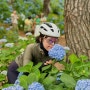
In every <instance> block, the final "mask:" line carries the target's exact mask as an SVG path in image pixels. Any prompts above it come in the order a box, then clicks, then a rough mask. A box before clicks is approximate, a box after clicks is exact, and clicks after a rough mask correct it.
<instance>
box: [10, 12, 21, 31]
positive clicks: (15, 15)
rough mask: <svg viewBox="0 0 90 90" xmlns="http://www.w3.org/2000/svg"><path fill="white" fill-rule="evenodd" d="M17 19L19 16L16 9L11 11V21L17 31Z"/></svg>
mask: <svg viewBox="0 0 90 90" xmlns="http://www.w3.org/2000/svg"><path fill="white" fill-rule="evenodd" d="M18 19H19V16H18V15H17V12H16V10H14V11H13V13H12V14H11V23H12V26H13V29H14V30H15V31H16V32H18Z"/></svg>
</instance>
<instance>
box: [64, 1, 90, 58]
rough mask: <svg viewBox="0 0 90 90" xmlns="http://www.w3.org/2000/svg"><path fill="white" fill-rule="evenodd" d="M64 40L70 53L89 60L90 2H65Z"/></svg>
mask: <svg viewBox="0 0 90 90" xmlns="http://www.w3.org/2000/svg"><path fill="white" fill-rule="evenodd" d="M64 10H65V38H66V44H67V46H69V47H70V49H71V52H70V53H75V54H77V55H78V56H79V55H87V56H88V57H89V59H90V0H65V8H64Z"/></svg>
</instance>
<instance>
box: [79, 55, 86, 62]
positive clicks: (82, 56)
mask: <svg viewBox="0 0 90 90" xmlns="http://www.w3.org/2000/svg"><path fill="white" fill-rule="evenodd" d="M80 59H81V60H83V61H85V60H88V57H87V56H86V55H80Z"/></svg>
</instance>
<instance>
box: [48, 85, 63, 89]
mask: <svg viewBox="0 0 90 90" xmlns="http://www.w3.org/2000/svg"><path fill="white" fill-rule="evenodd" d="M48 88H49V89H48V90H63V87H62V86H61V85H49V87H48Z"/></svg>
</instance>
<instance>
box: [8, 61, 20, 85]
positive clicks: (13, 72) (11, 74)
mask: <svg viewBox="0 0 90 90" xmlns="http://www.w3.org/2000/svg"><path fill="white" fill-rule="evenodd" d="M17 69H18V65H17V63H16V62H15V61H13V62H12V63H11V64H10V65H9V67H8V71H7V78H8V83H10V84H14V83H15V81H16V79H17V77H18V74H19V72H18V71H17Z"/></svg>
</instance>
